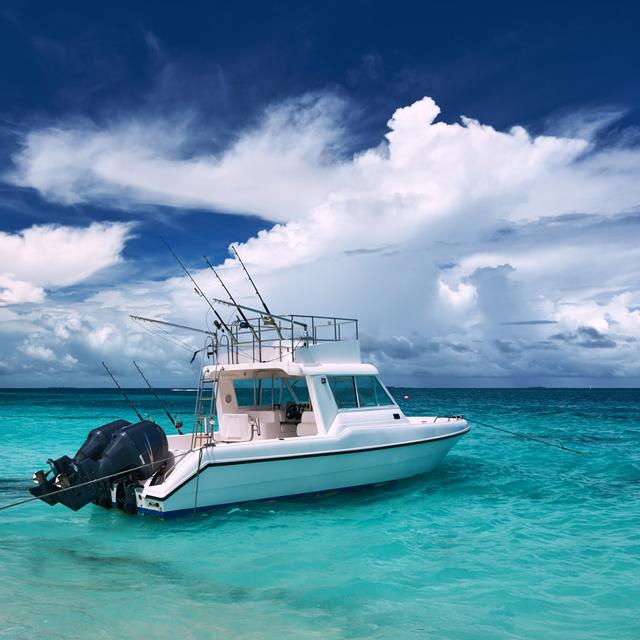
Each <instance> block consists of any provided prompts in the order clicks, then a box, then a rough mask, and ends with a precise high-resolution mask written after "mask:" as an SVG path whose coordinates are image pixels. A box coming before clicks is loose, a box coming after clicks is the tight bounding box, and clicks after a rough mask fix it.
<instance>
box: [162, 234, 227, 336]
mask: <svg viewBox="0 0 640 640" xmlns="http://www.w3.org/2000/svg"><path fill="white" fill-rule="evenodd" d="M160 240H162V242H163V243H164V244H165V246H166V247H167V249H169V252H170V253H171V255H172V256H173V257H174V258H175V259H176V261H177V262H178V264H179V265H180V266H181V267H182V270H183V271H184V272H185V273H186V274H187V275H188V276H189V280H191V282H193V286H194V287H195V290H196V293H197V294H198V295H199V296H201V297H202V298H204V299H205V300H206V302H207V304H208V305H209V307H210V308H211V310H212V311H213V313H215V314H216V318H218V323H219V324H217V326H218V328H220V327H223V328H224V330H225V331H226V332H227V333H228V334H229V336H230V337H231V340H235V338H234V336H233V333H232V332H231V329H229V327H228V326H227V323H226V322H225V321H224V320H223V319H222V316H221V315H220V314H219V313H218V312H217V311H216V308H215V307H214V306H213V305H212V304H211V302H210V301H209V298H207V296H206V295H205V293H204V291H203V290H202V289H201V288H200V287H199V286H198V283H197V282H196V281H195V280H194V279H193V276H192V275H191V274H190V273H189V270H188V269H187V267H186V266H185V264H184V262H182V260H180V258H178V256H177V255H176V253H175V251H174V250H173V249H172V248H171V247H170V246H169V243H168V242H167V241H166V240H165V239H164V238H162V237H161V238H160Z"/></svg>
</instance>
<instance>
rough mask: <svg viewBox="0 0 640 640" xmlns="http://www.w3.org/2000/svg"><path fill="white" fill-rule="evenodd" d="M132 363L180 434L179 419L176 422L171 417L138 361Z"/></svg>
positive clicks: (180, 423) (180, 424)
mask: <svg viewBox="0 0 640 640" xmlns="http://www.w3.org/2000/svg"><path fill="white" fill-rule="evenodd" d="M133 364H134V366H135V368H136V369H137V370H138V373H139V374H140V375H141V376H142V379H143V380H144V381H145V382H146V383H147V387H149V391H151V393H153V395H154V396H155V397H156V400H157V401H158V403H159V404H160V406H161V407H162V408H163V409H164V412H165V413H166V414H167V418H169V420H171V424H172V425H173V426H174V427H175V428H176V429H177V430H178V433H179V434H180V435H182V431H180V428H181V427H182V422H181V421H180V420H178V421H177V422H176V421H175V420H174V419H173V416H172V415H171V414H170V413H169V409H167V405H166V404H165V403H164V402H163V401H162V399H161V398H160V396H159V395H158V394H157V393H156V392H155V390H154V388H153V387H152V386H151V383H150V382H149V381H148V380H147V377H146V376H145V375H144V373H142V369H141V368H140V367H139V366H138V363H137V362H136V361H135V360H134V361H133Z"/></svg>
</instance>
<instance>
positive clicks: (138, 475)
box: [30, 420, 169, 513]
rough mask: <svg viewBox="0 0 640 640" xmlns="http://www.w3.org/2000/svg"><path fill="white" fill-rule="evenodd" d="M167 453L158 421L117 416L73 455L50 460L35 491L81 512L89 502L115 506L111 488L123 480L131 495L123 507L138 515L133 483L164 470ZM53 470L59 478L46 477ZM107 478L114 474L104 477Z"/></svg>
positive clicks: (38, 474)
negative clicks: (112, 503) (47, 470)
mask: <svg viewBox="0 0 640 640" xmlns="http://www.w3.org/2000/svg"><path fill="white" fill-rule="evenodd" d="M168 455H169V445H168V442H167V436H166V435H165V433H164V431H163V430H162V428H161V427H160V426H159V425H157V424H156V423H155V422H151V421H150V420H142V421H141V422H137V423H136V424H131V423H129V422H127V421H126V420H116V421H114V422H109V423H108V424H105V425H102V426H101V427H98V428H96V429H93V430H92V431H90V432H89V435H88V436H87V439H86V440H85V442H84V444H83V445H82V446H81V447H80V449H79V450H78V452H77V453H76V455H75V456H74V457H73V458H69V457H68V456H62V457H61V458H58V459H57V460H49V461H48V462H49V465H50V467H51V471H49V472H48V473H47V474H45V473H44V472H43V471H36V473H35V474H34V476H33V478H34V481H35V482H37V483H38V486H37V487H33V488H32V489H30V492H31V493H32V494H33V495H34V496H36V497H40V498H41V499H42V500H44V501H45V502H46V503H48V504H50V505H54V504H57V503H58V502H60V503H62V504H64V505H65V506H66V507H69V509H73V510H74V511H77V510H78V509H80V508H82V507H84V506H85V505H86V504H88V503H89V502H95V503H96V504H100V505H103V506H109V507H110V506H111V487H112V485H114V484H120V483H122V484H123V487H125V488H126V489H125V493H126V496H125V499H124V500H123V501H122V504H121V505H120V506H121V507H122V508H124V510H125V511H128V512H130V513H135V511H136V507H135V494H134V491H133V487H134V486H135V485H136V484H137V483H138V482H139V481H142V480H146V479H148V478H150V477H151V476H152V475H153V474H154V473H156V472H157V471H159V470H160V469H162V468H163V467H164V465H165V463H166V460H167V457H168ZM51 472H53V474H54V477H53V478H52V479H47V476H48V475H49V473H51ZM105 476H110V477H109V478H108V479H106V480H99V479H100V478H105ZM60 489H67V490H66V491H59V490H60ZM56 491H58V493H54V494H53V495H45V494H48V493H51V492H56ZM132 498H133V500H132Z"/></svg>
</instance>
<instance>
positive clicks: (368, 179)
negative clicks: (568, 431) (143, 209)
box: [12, 97, 640, 384]
mask: <svg viewBox="0 0 640 640" xmlns="http://www.w3.org/2000/svg"><path fill="white" fill-rule="evenodd" d="M340 108H341V107H340V106H339V105H338V104H337V103H336V102H335V99H333V98H325V99H319V98H318V97H316V98H313V99H310V98H305V99H303V100H301V101H293V102H289V103H287V104H286V105H284V106H283V107H281V108H274V109H271V110H270V111H269V112H268V113H267V115H266V116H265V118H264V119H263V121H262V122H261V124H260V125H259V126H257V127H255V128H253V129H251V130H249V131H248V132H246V133H245V134H242V135H240V136H239V137H238V138H237V140H236V142H235V143H234V144H233V145H232V146H231V147H230V148H229V149H227V150H226V151H225V152H222V153H219V154H218V155H216V156H211V155H209V156H207V155H204V154H202V153H200V152H199V153H198V154H190V153H189V149H190V148H193V147H195V146H197V145H196V142H197V141H194V140H192V139H191V136H192V135H193V132H192V131H191V130H187V129H183V130H179V131H177V132H175V134H176V135H175V138H176V140H177V142H174V141H173V140H172V137H171V135H170V133H174V132H172V131H171V128H170V127H169V126H168V125H166V124H165V125H161V126H158V124H157V123H152V124H148V125H142V124H140V123H137V124H135V123H132V122H131V121H129V122H127V123H116V124H114V125H112V126H110V127H108V128H106V129H104V130H98V129H97V128H96V127H95V126H92V127H88V128H87V127H82V128H80V129H77V128H74V127H73V125H72V124H67V125H65V126H63V127H59V128H57V129H45V130H42V131H38V132H34V133H32V134H29V135H28V136H27V137H26V139H25V146H24V148H23V150H22V152H21V153H20V154H18V155H17V156H16V163H17V169H16V174H15V176H14V179H15V180H16V181H18V182H19V183H20V184H22V185H27V186H32V187H34V188H36V189H38V190H39V191H40V193H41V194H42V195H43V196H45V197H48V198H51V199H52V200H55V201H57V202H70V203H76V202H83V201H90V202H101V203H105V202H107V203H111V204H118V205H119V206H133V205H137V204H158V205H160V204H162V205H180V206H198V207H202V206H207V207H209V208H212V209H218V208H222V209H225V210H227V211H231V212H237V213H254V214H259V215H262V216H264V217H267V218H269V219H270V220H274V221H279V222H280V224H277V225H276V226H275V227H273V228H272V229H271V230H270V231H264V232H261V233H260V234H258V236H256V237H255V238H252V239H250V240H249V241H248V242H246V243H245V244H244V245H243V246H242V247H241V248H240V250H241V254H242V256H243V259H244V260H245V262H246V263H247V264H248V266H249V267H250V269H251V270H252V272H253V273H254V276H255V277H256V279H257V280H258V282H259V283H260V285H261V288H262V289H263V291H264V293H265V295H266V296H267V297H268V299H269V302H270V305H271V306H272V307H273V308H277V309H280V310H283V311H286V312H289V311H294V312H295V311H300V312H303V313H305V312H308V313H321V314H328V313H336V314H339V315H356V316H359V317H360V318H361V319H362V331H363V334H364V335H365V340H364V344H365V347H366V348H367V350H368V356H369V357H370V358H373V359H374V360H376V361H377V362H378V363H379V364H380V365H381V367H382V368H383V370H384V371H385V373H387V375H389V376H390V378H391V380H393V381H396V382H407V383H411V382H413V383H415V382H426V381H433V382H435V383H437V384H455V381H456V380H457V381H458V382H460V381H463V380H469V381H470V383H472V384H473V383H474V382H477V381H478V380H479V379H483V380H489V381H491V380H502V381H503V382H504V381H509V380H514V381H519V382H520V383H522V384H528V383H545V381H552V382H556V383H557V382H561V381H564V383H566V381H567V380H571V379H579V380H581V379H594V378H596V379H597V378H606V377H618V378H620V379H621V377H623V376H640V364H638V363H639V362H640V358H638V356H639V355H640V346H639V345H640V321H639V318H638V316H639V314H640V312H639V311H638V308H640V291H639V288H638V285H637V282H638V281H639V278H640V260H639V258H640V255H638V254H639V252H640V249H638V246H637V241H636V239H637V237H638V233H639V231H640V219H638V217H637V216H634V215H633V211H634V210H637V208H638V206H639V205H640V152H638V151H637V150H636V149H633V148H627V149H622V148H604V149H600V148H595V147H594V146H593V145H592V143H591V141H590V140H589V139H588V138H578V137H561V136H550V135H548V136H537V137H532V136H531V135H530V134H529V133H528V132H527V131H525V130H524V129H523V128H522V127H514V128H512V129H511V130H509V131H507V132H501V131H497V130H495V129H493V128H492V127H490V126H487V125H483V124H481V123H479V122H477V121H475V120H472V119H469V118H463V119H462V122H461V123H459V124H458V123H455V124H447V123H444V122H438V121H437V117H438V114H439V109H438V107H437V105H436V104H435V103H434V102H433V101H432V100H431V99H429V98H425V99H424V100H421V101H419V102H417V103H415V104H413V105H410V106H408V107H405V108H403V109H399V110H398V111H396V113H395V114H394V115H393V117H392V118H391V120H390V121H389V128H390V131H389V133H388V134H387V136H386V139H385V140H384V141H383V143H382V144H380V145H379V146H377V147H375V148H372V149H369V150H366V151H364V152H362V153H360V154H358V155H356V156H354V157H353V158H351V159H345V156H344V149H343V148H342V147H343V144H342V138H344V137H345V136H348V133H346V132H345V131H344V126H343V124H341V121H340V119H339V118H338V121H337V122H336V124H335V126H332V118H336V117H338V116H339V114H340ZM592 125H593V126H591V127H590V128H589V127H588V128H586V129H585V128H584V127H582V128H579V130H580V131H581V132H582V133H584V132H585V131H586V132H587V133H588V132H589V131H596V130H597V127H596V125H595V124H593V123H592ZM60 185H64V187H61V186H60ZM578 214H579V215H578ZM203 242H205V241H203ZM194 249H196V248H195V247H194ZM197 249H198V251H197V253H201V252H202V251H201V250H204V251H206V245H204V246H202V247H198V248H197ZM221 272H222V275H223V277H224V278H225V279H226V280H227V281H228V282H229V284H230V285H231V287H232V289H233V290H234V291H236V292H237V295H238V297H239V298H241V299H243V300H247V301H248V300H252V301H253V299H252V298H250V297H249V296H250V290H249V288H248V287H247V285H246V282H245V280H244V277H243V275H242V273H241V271H240V270H239V269H238V267H237V265H236V264H235V262H234V261H233V260H232V259H229V260H227V261H226V262H225V264H224V265H223V266H222V268H221ZM12 273H15V274H16V276H17V277H23V276H21V274H20V273H19V272H18V271H13V272H12ZM196 277H198V278H199V279H201V280H202V283H203V285H205V283H206V286H207V287H208V288H210V289H211V290H216V291H217V289H216V288H215V287H216V285H215V283H214V281H213V279H212V277H211V274H210V273H209V272H207V271H202V273H200V274H196ZM25 279H26V280H28V281H29V282H34V283H36V284H37V282H36V281H34V280H30V279H29V278H25ZM42 284H44V283H42ZM191 291H192V288H191V287H190V286H188V285H187V284H186V283H185V282H184V281H183V279H182V278H172V279H170V280H167V281H164V282H157V283H145V282H137V283H131V284H128V285H121V286H120V287H119V289H118V290H113V289H110V290H109V291H102V292H98V293H97V294H96V295H93V296H92V297H90V298H89V299H87V300H85V301H84V302H82V303H80V304H77V305H75V306H73V308H71V309H69V308H66V309H57V310H55V311H53V310H51V309H50V310H49V311H48V313H49V315H48V316H47V315H46V314H41V315H40V317H39V318H36V317H34V318H33V320H32V321H33V322H34V323H36V325H37V326H39V327H40V328H41V330H43V331H46V332H47V335H49V336H51V337H52V342H51V347H50V348H51V349H53V350H55V352H56V354H57V356H56V357H57V358H58V359H61V358H63V357H64V356H63V355H62V354H63V353H67V354H69V355H70V356H71V357H73V358H75V359H77V360H78V363H79V364H78V366H82V365H83V363H87V362H90V361H95V360H96V359H98V358H101V357H104V356H105V354H106V355H109V356H110V357H112V358H120V359H121V361H122V362H123V363H124V362H125V361H126V360H127V359H131V358H132V357H137V358H144V359H146V360H147V361H149V362H151V363H153V365H154V367H155V370H156V371H158V372H159V371H163V370H164V371H165V372H169V371H171V372H172V375H174V376H175V375H176V365H175V364H171V365H170V366H169V365H167V362H168V361H171V362H173V363H175V362H181V361H185V362H186V361H188V359H189V357H190V354H189V350H190V348H191V347H197V346H198V341H197V340H196V339H194V338H188V337H187V338H184V339H185V340H186V341H187V342H188V343H189V345H187V346H186V347H185V345H182V346H179V345H176V344H171V345H166V344H165V343H163V342H161V340H160V337H159V336H154V337H148V336H147V335H146V334H144V333H142V332H141V331H140V330H139V329H138V328H137V327H135V326H132V325H131V324H125V322H124V318H125V317H126V313H127V312H135V311H138V312H141V311H142V310H144V311H145V314H148V315H153V316H157V317H163V318H168V317H174V318H176V319H177V320H178V321H180V320H183V321H185V322H186V323H187V324H196V325H199V324H202V320H201V318H202V316H203V315H204V308H203V307H202V306H201V301H199V300H198V298H196V297H195V296H193V295H192V293H191ZM225 313H227V311H226V310H225ZM176 314H179V316H180V317H178V316H177V315H176ZM541 320H542V321H546V323H541V322H540V321H541ZM186 370H187V368H186V365H185V371H186ZM166 375H168V374H167V373H166Z"/></svg>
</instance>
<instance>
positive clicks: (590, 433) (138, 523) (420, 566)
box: [0, 389, 640, 640]
mask: <svg viewBox="0 0 640 640" xmlns="http://www.w3.org/2000/svg"><path fill="white" fill-rule="evenodd" d="M395 393H396V396H397V397H402V395H403V394H404V393H407V394H409V395H410V399H409V400H408V401H405V402H403V408H404V409H405V411H406V412H407V413H409V414H413V415H420V414H427V415H433V414H447V413H464V414H465V415H468V416H470V417H475V418H476V419H478V420H483V421H486V422H490V423H495V424H498V425H502V426H505V427H506V428H511V429H516V430H521V431H524V432H527V433H530V434H533V435H537V436H538V437H542V438H547V439H550V440H554V441H560V440H563V441H564V442H565V444H566V445H567V446H573V447H574V448H576V449H580V450H581V451H584V454H583V455H580V456H579V455H574V454H571V453H567V452H563V451H559V450H555V449H551V448H548V447H544V446H540V445H536V444H533V443H528V442H525V441H522V440H518V439H514V438H511V437H509V436H506V435H503V434H499V433H495V432H493V431H490V430H487V429H485V428H483V427H476V428H474V430H473V431H472V432H471V433H470V434H469V435H467V436H465V438H463V439H462V440H461V441H460V442H459V443H458V444H457V445H456V447H455V448H454V449H453V450H452V452H451V453H450V454H449V456H448V457H447V458H446V460H445V461H444V463H443V464H442V465H441V466H440V467H439V468H438V469H437V470H436V471H435V472H433V473H432V474H430V475H427V476H422V477H418V478H414V479H411V480H406V481H401V482H397V483H392V484H388V485H385V486H381V487H373V488H362V489H357V490H353V491H349V492H343V493H332V494H328V495H322V496H316V497H300V498H293V499H289V500H273V501H269V502H261V503H256V504H251V505H245V506H242V507H234V508H224V509H221V510H217V511H215V512H212V513H208V514H199V515H196V516H192V517H187V518H182V519H178V520H173V521H167V522H162V521H157V520H154V519H151V518H144V517H131V516H126V515H124V514H123V513H121V512H119V511H117V510H111V511H109V510H104V509H101V508H99V507H95V506H93V505H91V506H88V507H86V508H85V509H83V510H81V511H79V512H78V513H73V512H71V511H68V510H66V509H64V507H61V506H57V507H49V506H48V505H45V504H43V503H40V502H37V503H33V504H29V505H26V506H22V507H19V508H16V509H11V510H7V511H2V512H0V536H1V542H0V638H12V639H14V638H15V639H18V638H29V639H32V638H47V639H55V638H86V637H91V638H98V639H101V638H138V637H152V638H180V639H181V640H182V639H189V638H194V639H195V638H198V639H202V638H212V637H220V638H252V639H253V638H261V639H262V638H282V637H292V638H322V639H333V638H460V639H463V638H464V639H465V640H470V639H471V640H472V639H475V638H523V639H525V638H526V639H527V640H529V639H532V638H545V639H558V640H571V639H573V638H576V639H577V638H579V639H581V640H585V639H589V638H602V639H604V638H612V637H615V638H629V639H631V638H633V639H637V638H639V637H640V428H639V426H638V422H639V418H640V391H637V390H592V391H588V390H580V391H576V390H544V389H531V390H416V389H411V390H396V391H395ZM132 395H133V398H134V401H135V402H136V403H138V404H140V405H141V406H142V408H143V410H144V411H145V412H149V413H150V414H151V415H152V416H153V417H155V418H157V419H158V420H159V421H160V422H161V423H162V424H165V425H166V423H167V421H166V420H164V421H163V420H161V418H162V417H163V416H162V413H161V411H158V410H157V408H156V407H155V405H154V403H153V400H152V399H151V398H150V397H149V396H148V394H146V393H144V392H142V391H139V392H132ZM163 397H164V398H165V400H166V402H167V403H168V404H169V406H170V407H171V408H174V409H175V410H176V411H177V412H178V413H180V414H181V415H182V417H183V418H188V416H189V414H190V412H191V410H192V406H193V395H192V394H190V393H178V392H169V391H167V392H163ZM117 417H129V418H130V417H131V416H130V415H128V412H127V409H126V407H125V406H124V405H123V403H122V401H121V399H120V398H119V396H117V395H116V393H114V392H111V391H96V390H91V391H82V390H61V391H55V390H38V391H15V390H12V391H9V390H4V391H2V390H0V442H1V443H2V445H1V447H0V502H1V503H6V502H9V501H12V500H15V499H18V498H20V497H22V496H23V495H24V493H25V491H26V489H27V488H28V486H30V482H29V479H30V477H31V473H32V472H33V471H34V470H35V469H39V468H41V467H43V466H44V464H45V461H46V459H47V458H48V457H58V456H60V455H62V454H65V453H66V454H70V455H72V454H73V453H75V451H76V449H77V448H78V446H79V445H80V444H81V443H82V441H83V440H84V437H85V435H86V432H87V431H88V430H89V429H91V428H93V427H94V426H96V425H98V424H100V423H102V422H106V421H108V420H111V419H114V418H117Z"/></svg>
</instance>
